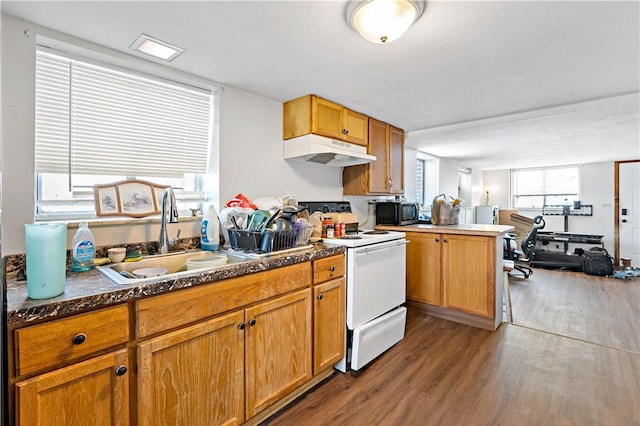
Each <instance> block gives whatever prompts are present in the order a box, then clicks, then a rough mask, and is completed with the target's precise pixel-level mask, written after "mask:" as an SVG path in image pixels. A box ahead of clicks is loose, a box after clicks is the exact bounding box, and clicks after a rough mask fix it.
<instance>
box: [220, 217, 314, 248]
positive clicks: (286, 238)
mask: <svg viewBox="0 0 640 426" xmlns="http://www.w3.org/2000/svg"><path fill="white" fill-rule="evenodd" d="M312 233H313V225H311V224H309V223H300V222H294V229H291V230H286V231H274V232H273V241H272V244H271V245H270V246H269V247H266V250H260V247H262V245H263V244H262V238H264V237H265V234H264V233H263V232H262V231H251V230H248V229H237V228H231V229H229V244H230V245H231V248H233V249H234V250H242V251H245V252H254V253H258V254H261V253H262V254H264V253H269V254H270V253H274V252H283V251H284V250H287V251H294V250H292V249H295V250H299V249H302V248H309V247H311V245H309V240H310V239H311V234H312ZM267 238H270V236H267Z"/></svg>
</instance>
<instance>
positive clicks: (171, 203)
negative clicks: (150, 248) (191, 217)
mask: <svg viewBox="0 0 640 426" xmlns="http://www.w3.org/2000/svg"><path fill="white" fill-rule="evenodd" d="M167 210H168V212H167ZM167 223H178V207H177V205H176V196H175V194H174V193H173V188H170V187H169V188H167V189H165V190H164V192H163V193H162V203H161V216H160V254H167V253H169V233H168V232H167Z"/></svg>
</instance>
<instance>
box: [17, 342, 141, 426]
mask: <svg viewBox="0 0 640 426" xmlns="http://www.w3.org/2000/svg"><path fill="white" fill-rule="evenodd" d="M127 365H128V362H127V351H126V350H125V349H123V350H120V351H117V352H112V353H109V354H106V355H102V356H99V357H96V358H92V359H89V360H87V361H83V362H79V363H77V364H73V365H70V366H68V367H64V368H60V369H58V370H55V371H52V372H50V373H45V374H42V375H40V376H36V377H34V378H31V379H28V380H23V381H21V382H18V383H16V385H15V389H16V416H17V419H18V420H17V423H18V424H20V425H21V426H27V425H38V426H47V425H51V426H59V425H65V426H74V425H92V426H99V425H105V426H106V425H128V424H129V373H128V372H127V368H126V366H127Z"/></svg>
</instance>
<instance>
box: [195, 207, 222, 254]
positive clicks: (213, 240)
mask: <svg viewBox="0 0 640 426" xmlns="http://www.w3.org/2000/svg"><path fill="white" fill-rule="evenodd" d="M200 234H201V235H200V247H201V248H202V249H203V250H210V251H218V250H219V249H220V220H219V219H218V213H217V212H216V209H215V207H213V204H210V205H209V209H208V210H207V212H206V213H205V215H204V216H203V217H202V225H201V226H200Z"/></svg>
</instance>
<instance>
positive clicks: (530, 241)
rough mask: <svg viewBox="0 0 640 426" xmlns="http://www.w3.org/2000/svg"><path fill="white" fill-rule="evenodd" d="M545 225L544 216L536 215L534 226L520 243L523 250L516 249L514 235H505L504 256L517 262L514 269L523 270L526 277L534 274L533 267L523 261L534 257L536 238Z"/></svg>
mask: <svg viewBox="0 0 640 426" xmlns="http://www.w3.org/2000/svg"><path fill="white" fill-rule="evenodd" d="M544 226H545V222H544V218H543V217H542V216H536V217H534V218H533V226H531V229H530V230H529V232H528V233H527V235H526V236H525V237H524V239H523V240H522V243H520V248H521V249H522V251H520V250H517V249H516V241H515V236H514V235H510V234H507V235H506V236H505V237H504V243H503V246H504V250H503V256H502V258H503V259H505V260H513V261H514V264H515V265H514V269H516V270H518V271H520V272H522V274H523V275H524V277H525V278H529V275H531V274H533V269H531V268H530V267H529V266H527V265H524V264H523V263H528V262H530V261H531V260H532V259H533V256H534V249H535V247H536V240H537V239H538V230H539V229H543V228H544ZM523 256H526V257H523ZM516 262H519V263H516Z"/></svg>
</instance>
